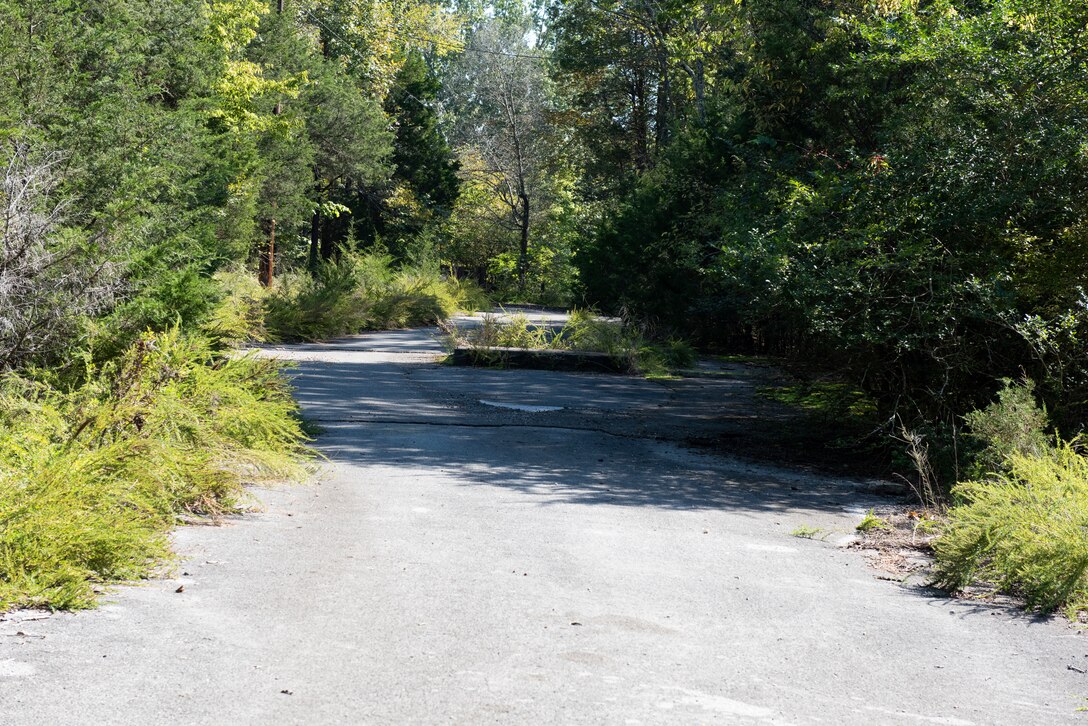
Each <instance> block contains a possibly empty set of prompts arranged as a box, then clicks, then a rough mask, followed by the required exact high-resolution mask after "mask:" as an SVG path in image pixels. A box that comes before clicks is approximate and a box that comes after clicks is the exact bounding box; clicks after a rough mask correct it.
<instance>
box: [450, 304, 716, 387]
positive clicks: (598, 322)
mask: <svg viewBox="0 0 1088 726" xmlns="http://www.w3.org/2000/svg"><path fill="white" fill-rule="evenodd" d="M450 334H451V336H452V337H453V339H454V341H455V342H456V343H461V344H466V345H469V346H471V347H473V348H474V349H476V350H478V351H480V352H481V354H486V353H487V352H489V351H493V350H495V349H501V348H528V349H538V350H577V351H585V352H591V353H606V354H607V355H609V356H610V357H611V358H613V359H615V360H616V361H618V362H620V363H621V365H622V367H623V368H624V369H626V370H627V371H629V372H631V373H638V374H641V375H645V376H665V375H669V374H670V373H671V372H672V371H674V370H677V369H682V368H687V367H690V366H691V365H692V364H693V363H694V361H695V351H694V349H693V348H692V347H691V346H690V345H689V344H687V343H686V342H684V341H682V340H677V339H667V340H664V341H662V340H655V339H654V338H652V337H650V336H649V335H648V334H647V333H646V332H645V331H643V330H640V329H639V327H638V326H637V325H635V324H633V323H632V322H630V321H624V320H620V319H615V318H603V317H600V316H598V315H595V314H593V313H591V312H589V311H585V310H575V311H573V312H572V313H571V314H570V316H569V318H568V320H567V321H566V322H565V323H564V324H563V325H562V326H560V327H558V328H556V327H550V326H547V325H537V324H534V323H532V322H531V321H530V320H529V318H528V317H527V316H526V315H524V314H522V313H517V314H514V315H485V316H484V318H483V321H482V322H481V324H480V325H479V326H477V327H472V328H469V329H467V330H464V331H461V330H457V329H451V331H450Z"/></svg>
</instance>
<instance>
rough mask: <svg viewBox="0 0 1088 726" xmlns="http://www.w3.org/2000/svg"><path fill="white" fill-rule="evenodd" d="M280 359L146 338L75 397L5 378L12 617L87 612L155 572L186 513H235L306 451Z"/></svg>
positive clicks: (3, 482) (1, 503) (3, 510)
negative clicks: (102, 590)
mask: <svg viewBox="0 0 1088 726" xmlns="http://www.w3.org/2000/svg"><path fill="white" fill-rule="evenodd" d="M296 413H297V407H296V404H295V403H294V401H293V400H292V398H291V395H290V390H289V388H288V386H287V384H286V382H285V381H284V379H283V378H282V376H281V375H280V373H279V369H278V366H277V364H276V363H275V362H274V361H270V360H267V359H261V358H256V357H253V356H236V355H223V354H217V353H215V352H213V351H212V349H211V347H210V345H209V343H208V342H207V341H206V340H204V339H200V338H193V337H186V336H183V335H181V334H180V333H179V332H178V331H177V330H171V331H167V332H165V333H161V334H151V333H148V334H145V335H143V336H142V337H141V338H140V339H139V340H138V341H137V343H136V344H135V345H133V346H132V347H131V348H130V349H129V350H128V351H127V352H126V353H125V354H124V356H123V357H122V358H121V359H119V360H118V361H116V362H114V363H112V364H110V365H108V366H107V367H106V368H104V369H103V370H101V371H99V372H97V373H94V374H92V375H91V376H90V377H89V378H88V380H87V381H86V383H84V384H83V385H82V386H81V387H79V388H77V389H74V390H71V391H67V392H64V391H60V390H57V389H55V388H52V387H50V386H47V385H45V384H42V383H35V382H31V381H29V380H27V379H25V378H19V377H16V376H14V375H9V376H8V377H6V378H5V379H3V380H2V381H0V610H4V609H7V608H11V607H21V606H27V607H50V608H80V607H89V606H91V605H93V603H94V590H95V584H96V583H108V582H115V581H120V580H130V579H134V578H140V577H146V576H148V575H150V574H151V573H153V571H154V569H155V568H156V566H157V565H158V564H159V563H160V562H161V561H162V560H163V559H164V558H166V557H168V556H169V543H168V539H167V535H168V533H169V530H170V528H171V527H172V526H173V525H174V524H175V522H176V519H177V516H178V514H180V513H190V514H198V515H213V516H214V515H219V514H222V513H225V512H230V511H235V510H237V509H238V508H239V507H240V506H241V504H242V502H243V501H244V499H245V494H244V490H243V483H246V482H255V481H264V480H279V479H285V478H296V477H299V476H301V475H302V473H303V471H304V460H305V458H306V450H305V448H304V445H303V441H304V438H305V437H304V435H303V433H302V430H301V427H300V422H299V420H298V418H297V415H296Z"/></svg>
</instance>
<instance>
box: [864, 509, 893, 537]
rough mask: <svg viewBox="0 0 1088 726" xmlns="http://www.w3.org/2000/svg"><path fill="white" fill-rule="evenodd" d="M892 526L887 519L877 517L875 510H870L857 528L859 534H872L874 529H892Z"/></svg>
mask: <svg viewBox="0 0 1088 726" xmlns="http://www.w3.org/2000/svg"><path fill="white" fill-rule="evenodd" d="M890 528H891V525H889V524H888V521H887V520H886V519H882V518H881V517H878V516H876V514H874V513H873V510H872V509H870V510H869V511H868V512H866V513H865V517H864V518H863V519H862V520H861V521H860V522H859V523H858V526H857V527H856V529H857V531H859V532H863V533H865V532H872V531H873V530H874V529H890Z"/></svg>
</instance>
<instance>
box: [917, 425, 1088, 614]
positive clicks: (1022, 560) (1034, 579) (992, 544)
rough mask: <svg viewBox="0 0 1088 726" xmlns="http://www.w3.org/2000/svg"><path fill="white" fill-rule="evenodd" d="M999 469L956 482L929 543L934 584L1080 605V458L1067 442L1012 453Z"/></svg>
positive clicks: (1074, 608) (1087, 547) (1084, 498)
mask: <svg viewBox="0 0 1088 726" xmlns="http://www.w3.org/2000/svg"><path fill="white" fill-rule="evenodd" d="M1005 470H1006V471H1005V472H1004V473H1000V474H994V475H992V476H990V477H987V478H985V479H981V480H979V481H972V482H966V483H961V484H959V485H958V486H957V487H956V488H955V489H954V492H953V493H954V496H955V498H956V500H957V502H958V503H957V504H956V506H954V507H953V508H952V509H951V510H949V512H948V519H947V522H946V524H945V526H944V530H943V533H942V535H941V536H940V537H939V538H938V539H937V540H936V542H935V543H934V550H935V552H936V554H937V562H938V575H937V578H936V581H937V584H939V585H941V586H943V587H946V588H948V589H951V590H959V589H962V588H964V587H966V586H967V585H969V584H971V583H972V582H973V581H975V580H981V581H984V582H989V583H993V584H995V585H997V586H998V587H999V588H1001V589H1002V590H1004V591H1006V592H1010V593H1012V594H1015V595H1018V596H1020V597H1022V598H1023V599H1024V601H1025V603H1026V604H1027V605H1028V606H1029V607H1032V608H1037V609H1039V610H1043V611H1049V610H1054V609H1057V608H1063V609H1065V611H1066V614H1067V615H1069V616H1070V617H1072V616H1074V615H1075V614H1076V613H1077V612H1079V611H1082V610H1085V609H1088V458H1085V457H1084V456H1083V455H1082V453H1081V452H1080V451H1078V447H1077V444H1076V443H1075V442H1058V443H1057V445H1056V446H1054V447H1053V448H1052V449H1051V450H1050V451H1049V452H1047V453H1045V454H1042V455H1032V454H1024V453H1019V452H1016V453H1012V454H1011V455H1010V456H1009V457H1008V459H1007V460H1006V463H1005Z"/></svg>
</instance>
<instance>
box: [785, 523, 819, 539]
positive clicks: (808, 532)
mask: <svg viewBox="0 0 1088 726" xmlns="http://www.w3.org/2000/svg"><path fill="white" fill-rule="evenodd" d="M822 531H823V530H822V529H820V528H819V527H813V526H811V525H808V524H802V525H801V526H800V527H798V528H797V529H795V530H793V531H792V532H790V536H791V537H800V538H801V539H815V538H816V535H818V534H819V533H820V532H822Z"/></svg>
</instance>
